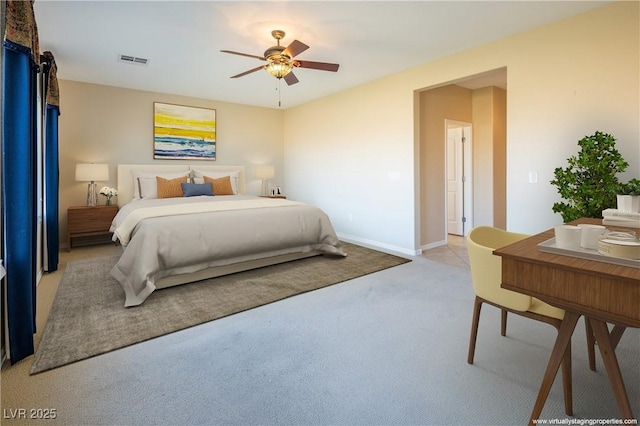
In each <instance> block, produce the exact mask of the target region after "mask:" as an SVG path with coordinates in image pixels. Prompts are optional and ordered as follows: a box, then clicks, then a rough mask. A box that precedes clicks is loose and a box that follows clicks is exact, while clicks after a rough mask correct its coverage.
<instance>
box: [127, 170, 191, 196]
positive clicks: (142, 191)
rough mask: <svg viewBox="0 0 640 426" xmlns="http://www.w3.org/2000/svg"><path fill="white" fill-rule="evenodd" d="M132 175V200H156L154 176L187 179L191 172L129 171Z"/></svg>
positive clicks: (156, 188) (156, 187)
mask: <svg viewBox="0 0 640 426" xmlns="http://www.w3.org/2000/svg"><path fill="white" fill-rule="evenodd" d="M131 174H132V175H133V198H134V199H143V198H158V184H157V183H156V176H160V177H161V178H165V179H175V178H179V177H183V176H187V177H189V176H190V175H191V172H190V171H189V170H185V171H182V172H152V171H147V170H131Z"/></svg>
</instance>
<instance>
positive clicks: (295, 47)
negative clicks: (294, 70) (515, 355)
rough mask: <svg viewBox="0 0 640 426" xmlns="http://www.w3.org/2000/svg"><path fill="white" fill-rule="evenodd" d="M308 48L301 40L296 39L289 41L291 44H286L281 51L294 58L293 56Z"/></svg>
mask: <svg viewBox="0 0 640 426" xmlns="http://www.w3.org/2000/svg"><path fill="white" fill-rule="evenodd" d="M308 48H309V46H307V45H306V44H304V43H303V42H301V41H298V40H293V41H292V42H291V44H290V45H289V46H287V48H286V49H284V51H283V52H282V53H284V54H285V55H289V56H290V57H292V58H294V57H296V56H298V55H299V54H301V53H302V52H304V51H305V50H307V49H308Z"/></svg>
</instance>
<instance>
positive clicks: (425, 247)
mask: <svg viewBox="0 0 640 426" xmlns="http://www.w3.org/2000/svg"><path fill="white" fill-rule="evenodd" d="M446 245H447V240H442V241H436V242H435V243H429V244H425V245H423V246H422V247H420V248H421V249H422V250H430V249H434V248H436V247H442V246H446Z"/></svg>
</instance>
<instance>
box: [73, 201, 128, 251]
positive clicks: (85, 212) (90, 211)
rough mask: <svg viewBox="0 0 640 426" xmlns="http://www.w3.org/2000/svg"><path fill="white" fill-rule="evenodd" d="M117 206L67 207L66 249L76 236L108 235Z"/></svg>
mask: <svg viewBox="0 0 640 426" xmlns="http://www.w3.org/2000/svg"><path fill="white" fill-rule="evenodd" d="M116 213H118V206H116V205H111V206H95V207H89V206H74V207H69V208H68V209H67V251H71V240H72V239H73V238H76V237H94V236H101V235H109V234H111V233H110V232H109V228H110V227H111V222H112V221H113V218H114V217H115V216H116Z"/></svg>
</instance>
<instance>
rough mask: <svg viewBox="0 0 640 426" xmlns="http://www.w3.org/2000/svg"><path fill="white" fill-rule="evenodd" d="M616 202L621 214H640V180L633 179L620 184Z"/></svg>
mask: <svg viewBox="0 0 640 426" xmlns="http://www.w3.org/2000/svg"><path fill="white" fill-rule="evenodd" d="M616 201H617V203H618V210H620V211H621V212H633V213H638V212H640V179H636V178H634V179H631V180H630V181H629V182H626V183H621V184H620V188H619V190H618V194H617V195H616Z"/></svg>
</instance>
